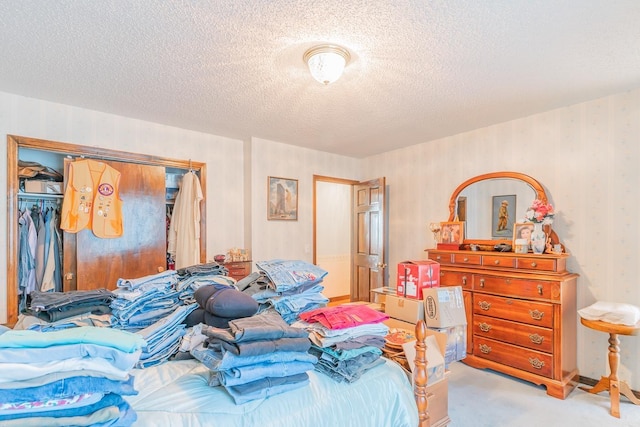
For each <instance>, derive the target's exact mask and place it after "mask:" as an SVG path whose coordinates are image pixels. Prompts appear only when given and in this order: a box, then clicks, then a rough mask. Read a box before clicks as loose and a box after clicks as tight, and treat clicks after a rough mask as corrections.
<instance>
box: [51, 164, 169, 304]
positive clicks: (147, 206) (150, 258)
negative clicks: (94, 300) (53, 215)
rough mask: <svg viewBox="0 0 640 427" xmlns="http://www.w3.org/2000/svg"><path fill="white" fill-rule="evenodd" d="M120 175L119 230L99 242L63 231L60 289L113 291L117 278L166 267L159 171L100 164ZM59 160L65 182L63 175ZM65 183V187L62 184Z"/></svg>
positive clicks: (162, 180)
mask: <svg viewBox="0 0 640 427" xmlns="http://www.w3.org/2000/svg"><path fill="white" fill-rule="evenodd" d="M103 163H106V164H108V165H109V166H111V167H113V168H114V169H116V170H118V171H119V172H120V174H121V177H120V198H121V199H122V215H123V228H124V232H123V235H122V236H121V237H118V238H115V239H101V238H98V237H96V236H95V235H94V234H93V232H92V231H91V230H89V229H84V230H81V231H79V232H78V233H67V232H65V233H64V275H63V283H64V290H65V291H71V290H89V289H99V288H107V289H110V290H113V289H115V288H116V283H117V281H118V279H120V278H124V279H135V278H138V277H143V276H147V275H150V274H156V273H158V272H159V271H162V270H164V269H165V268H166V252H167V234H166V227H167V225H166V224H167V222H166V204H165V203H166V200H165V168H164V167H162V166H150V165H143V164H137V163H127V162H117V161H103ZM68 170H69V168H68V161H66V160H65V178H66V177H67V174H68ZM65 185H66V184H65Z"/></svg>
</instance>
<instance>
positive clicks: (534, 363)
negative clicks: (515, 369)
mask: <svg viewBox="0 0 640 427" xmlns="http://www.w3.org/2000/svg"><path fill="white" fill-rule="evenodd" d="M529 363H530V364H531V366H533V367H534V368H535V369H542V368H543V367H544V362H543V361H542V360H540V359H538V358H537V357H536V358H535V359H532V358H531V357H530V358H529Z"/></svg>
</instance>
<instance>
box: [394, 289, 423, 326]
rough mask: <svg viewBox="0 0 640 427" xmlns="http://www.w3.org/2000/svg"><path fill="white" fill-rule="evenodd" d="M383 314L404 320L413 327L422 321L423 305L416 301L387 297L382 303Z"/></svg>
mask: <svg viewBox="0 0 640 427" xmlns="http://www.w3.org/2000/svg"><path fill="white" fill-rule="evenodd" d="M384 312H385V313H386V314H388V315H389V317H393V318H394V319H398V320H404V321H405V322H409V323H412V324H413V325H414V326H415V324H416V322H417V321H418V320H424V304H423V302H422V301H420V300H417V299H410V298H402V297H399V296H396V295H387V296H386V297H385V302H384ZM427 326H428V325H427Z"/></svg>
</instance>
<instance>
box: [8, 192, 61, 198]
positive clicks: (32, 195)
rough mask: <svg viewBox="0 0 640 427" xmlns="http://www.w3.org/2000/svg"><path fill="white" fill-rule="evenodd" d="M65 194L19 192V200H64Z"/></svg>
mask: <svg viewBox="0 0 640 427" xmlns="http://www.w3.org/2000/svg"><path fill="white" fill-rule="evenodd" d="M62 198H64V195H63V194H48V193H23V192H18V199H62Z"/></svg>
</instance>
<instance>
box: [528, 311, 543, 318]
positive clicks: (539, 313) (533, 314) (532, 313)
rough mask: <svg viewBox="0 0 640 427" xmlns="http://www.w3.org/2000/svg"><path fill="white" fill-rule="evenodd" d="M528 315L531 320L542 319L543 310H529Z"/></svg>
mask: <svg viewBox="0 0 640 427" xmlns="http://www.w3.org/2000/svg"><path fill="white" fill-rule="evenodd" d="M529 315H530V316H531V318H532V319H533V320H542V317H543V316H544V311H538V310H529Z"/></svg>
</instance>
